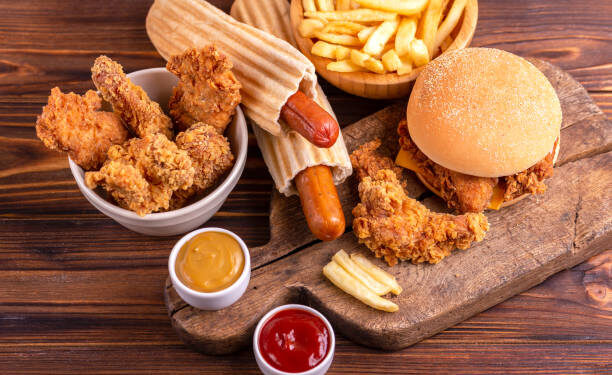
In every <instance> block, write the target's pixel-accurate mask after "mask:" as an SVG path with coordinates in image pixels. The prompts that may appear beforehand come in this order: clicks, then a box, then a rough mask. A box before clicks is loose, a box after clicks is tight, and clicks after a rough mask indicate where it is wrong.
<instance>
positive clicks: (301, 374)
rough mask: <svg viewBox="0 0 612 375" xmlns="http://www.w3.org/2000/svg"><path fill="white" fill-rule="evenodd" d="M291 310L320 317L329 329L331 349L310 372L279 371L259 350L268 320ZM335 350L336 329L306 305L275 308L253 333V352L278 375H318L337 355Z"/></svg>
mask: <svg viewBox="0 0 612 375" xmlns="http://www.w3.org/2000/svg"><path fill="white" fill-rule="evenodd" d="M289 309H297V310H303V311H308V312H309V313H311V314H313V315H315V316H317V317H319V318H320V319H321V320H322V321H323V323H325V326H326V327H327V329H328V330H329V334H330V338H331V339H330V345H329V348H328V350H327V354H326V355H325V357H323V359H322V360H321V362H320V363H319V364H318V365H316V366H315V367H313V368H311V369H310V370H307V371H302V372H286V371H281V370H279V369H277V368H276V367H274V366H272V365H271V364H269V363H268V362H267V361H266V359H265V358H264V357H263V355H262V354H261V351H260V350H259V335H260V334H261V330H262V328H263V326H264V324H266V323H267V322H268V320H270V318H271V317H272V316H273V315H274V314H276V313H277V312H279V311H283V310H289ZM335 348H336V335H335V334H334V329H333V327H332V325H331V323H330V322H329V320H327V318H326V317H325V316H324V315H323V314H321V313H320V312H319V311H317V310H315V309H313V308H312V307H310V306H306V305H301V304H298V303H290V304H287V305H281V306H278V307H275V308H273V309H272V310H270V311H268V312H267V313H266V315H264V316H263V317H262V318H261V319H260V320H259V323H257V327H255V332H254V333H253V352H254V354H255V356H256V357H258V358H259V359H261V362H262V363H263V364H264V365H265V366H266V368H268V369H270V370H272V371H274V372H276V374H278V375H314V374H317V373H318V371H320V370H321V368H323V367H324V366H326V365H327V362H328V361H330V360H331V359H330V357H333V356H334V353H335Z"/></svg>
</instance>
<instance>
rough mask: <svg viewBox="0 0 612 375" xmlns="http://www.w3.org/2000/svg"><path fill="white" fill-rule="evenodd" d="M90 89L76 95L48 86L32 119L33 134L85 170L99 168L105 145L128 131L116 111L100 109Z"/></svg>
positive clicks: (125, 137)
mask: <svg viewBox="0 0 612 375" xmlns="http://www.w3.org/2000/svg"><path fill="white" fill-rule="evenodd" d="M101 107H102V100H101V99H100V97H99V96H98V94H96V93H95V92H94V91H91V90H89V91H87V92H86V93H85V95H83V96H80V95H77V94H75V93H68V94H63V93H62V92H61V91H60V89H59V88H57V87H55V88H53V89H52V90H51V95H50V96H49V100H48V103H47V105H46V106H45V107H44V108H43V111H42V114H41V115H40V116H38V119H37V120H36V135H37V136H38V138H40V140H41V141H43V143H44V144H45V146H47V147H48V148H50V149H52V150H58V151H64V152H67V153H68V155H70V158H71V159H72V160H73V161H74V162H75V163H77V164H78V165H80V166H81V167H82V168H83V169H85V170H92V169H97V168H99V167H100V166H101V165H102V163H104V161H105V160H106V152H107V151H108V149H109V147H110V146H112V145H115V144H121V143H123V142H124V141H125V140H126V139H127V137H128V132H127V130H126V129H125V127H124V126H123V124H122V123H121V120H120V119H119V117H118V116H117V115H115V114H114V113H111V112H102V111H100V108H101Z"/></svg>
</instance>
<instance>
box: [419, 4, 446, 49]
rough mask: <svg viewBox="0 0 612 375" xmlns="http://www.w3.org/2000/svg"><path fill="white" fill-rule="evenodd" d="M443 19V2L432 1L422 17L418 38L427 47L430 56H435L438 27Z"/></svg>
mask: <svg viewBox="0 0 612 375" xmlns="http://www.w3.org/2000/svg"><path fill="white" fill-rule="evenodd" d="M440 18H442V0H430V1H429V4H428V5H427V9H426V10H425V13H424V14H423V16H422V17H421V25H420V28H419V30H418V33H417V37H418V38H419V39H421V40H423V43H425V45H426V46H427V52H428V53H429V56H430V57H431V56H433V52H434V43H435V39H436V32H437V31H438V25H439V24H440Z"/></svg>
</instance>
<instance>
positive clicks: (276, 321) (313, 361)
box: [258, 309, 331, 372]
mask: <svg viewBox="0 0 612 375" xmlns="http://www.w3.org/2000/svg"><path fill="white" fill-rule="evenodd" d="M330 341H331V338H330V337H329V330H328V329H327V326H326V325H325V323H324V322H323V320H321V318H319V317H318V316H316V315H314V314H312V313H310V312H308V311H304V310H298V309H287V310H281V311H279V312H277V313H276V314H274V315H272V317H271V318H270V319H268V321H267V322H266V323H265V324H264V325H263V327H262V329H261V332H260V334H259V342H258V345H259V351H260V352H261V355H262V357H263V358H264V359H265V361H266V362H268V364H270V365H271V366H272V367H274V368H276V369H278V370H280V371H284V372H303V371H308V370H310V369H311V368H313V367H315V366H317V365H318V364H319V363H321V361H323V358H325V355H326V354H327V352H328V351H329V346H330V345H331V342H330Z"/></svg>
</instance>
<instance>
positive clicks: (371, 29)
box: [357, 26, 376, 44]
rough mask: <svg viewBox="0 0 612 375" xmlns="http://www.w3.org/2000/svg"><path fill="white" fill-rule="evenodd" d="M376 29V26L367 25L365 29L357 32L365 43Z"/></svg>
mask: <svg viewBox="0 0 612 375" xmlns="http://www.w3.org/2000/svg"><path fill="white" fill-rule="evenodd" d="M374 30H376V26H370V27H366V28H365V29H363V30H361V31H360V32H359V33H357V38H358V39H359V40H360V41H361V42H362V43H364V44H365V42H367V41H368V38H370V35H372V33H373V32H374Z"/></svg>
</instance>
